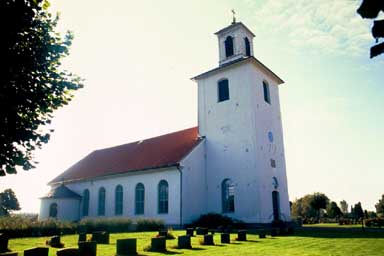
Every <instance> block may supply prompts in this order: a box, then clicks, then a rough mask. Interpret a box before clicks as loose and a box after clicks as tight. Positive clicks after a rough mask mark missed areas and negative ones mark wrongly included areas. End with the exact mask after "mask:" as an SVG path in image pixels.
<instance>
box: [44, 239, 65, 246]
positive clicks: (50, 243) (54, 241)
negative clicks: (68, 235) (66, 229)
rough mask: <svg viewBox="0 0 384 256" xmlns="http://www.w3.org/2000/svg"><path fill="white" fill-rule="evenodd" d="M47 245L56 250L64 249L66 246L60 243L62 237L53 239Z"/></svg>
mask: <svg viewBox="0 0 384 256" xmlns="http://www.w3.org/2000/svg"><path fill="white" fill-rule="evenodd" d="M47 244H48V245H50V246H51V247H55V248H62V247H63V246H64V244H62V243H61V241H60V236H53V237H51V238H50V239H49V241H48V242H47Z"/></svg>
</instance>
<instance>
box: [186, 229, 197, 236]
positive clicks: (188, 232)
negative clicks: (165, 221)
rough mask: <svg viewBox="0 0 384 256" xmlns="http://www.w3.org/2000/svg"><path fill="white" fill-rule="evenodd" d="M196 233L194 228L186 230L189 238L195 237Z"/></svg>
mask: <svg viewBox="0 0 384 256" xmlns="http://www.w3.org/2000/svg"><path fill="white" fill-rule="evenodd" d="M194 232H195V230H194V229H193V228H187V229H186V234H187V236H193V235H194Z"/></svg>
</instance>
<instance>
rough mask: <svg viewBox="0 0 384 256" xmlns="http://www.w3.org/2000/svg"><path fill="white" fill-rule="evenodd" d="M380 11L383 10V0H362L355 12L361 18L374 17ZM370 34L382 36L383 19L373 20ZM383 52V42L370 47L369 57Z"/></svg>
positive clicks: (376, 36)
mask: <svg viewBox="0 0 384 256" xmlns="http://www.w3.org/2000/svg"><path fill="white" fill-rule="evenodd" d="M380 11H384V1H383V0H363V1H362V3H361V5H360V7H359V8H358V9H357V13H358V14H360V16H361V17H362V18H368V19H375V18H377V16H378V15H379V13H380ZM372 36H373V37H374V38H375V39H376V43H377V42H378V40H379V38H383V37H384V20H375V21H374V23H373V27H372ZM382 53H384V42H383V43H380V44H377V45H375V46H373V47H371V58H373V57H375V56H377V55H380V54H382Z"/></svg>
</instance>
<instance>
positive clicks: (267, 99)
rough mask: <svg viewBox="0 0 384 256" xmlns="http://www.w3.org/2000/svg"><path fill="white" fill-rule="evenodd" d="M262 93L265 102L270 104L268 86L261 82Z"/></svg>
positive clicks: (265, 82)
mask: <svg viewBox="0 0 384 256" xmlns="http://www.w3.org/2000/svg"><path fill="white" fill-rule="evenodd" d="M263 92H264V100H265V102H267V103H269V104H271V95H270V93H269V84H268V83H267V81H263Z"/></svg>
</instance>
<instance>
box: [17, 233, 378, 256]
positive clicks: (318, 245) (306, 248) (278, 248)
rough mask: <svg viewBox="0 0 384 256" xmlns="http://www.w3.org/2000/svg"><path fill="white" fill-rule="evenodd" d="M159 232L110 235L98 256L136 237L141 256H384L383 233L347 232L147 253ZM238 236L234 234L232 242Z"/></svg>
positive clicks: (25, 242)
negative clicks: (123, 241)
mask: <svg viewBox="0 0 384 256" xmlns="http://www.w3.org/2000/svg"><path fill="white" fill-rule="evenodd" d="M156 234H157V233H156V232H141V233H119V234H111V239H110V241H111V243H110V244H109V245H97V248H98V249H97V251H98V254H97V255H98V256H112V255H115V253H116V239H120V238H137V239H138V253H139V255H162V254H165V255H169V254H184V255H221V256H223V255H241V256H244V255H264V256H272V255H276V256H284V255H286V256H288V255H289V256H294V255H297V256H317V255H319V256H320V255H321V256H360V255H361V256H363V255H364V256H383V255H384V232H361V231H358V232H356V231H354V232H352V231H348V230H347V229H344V230H340V229H335V230H332V231H329V228H328V229H326V230H321V229H320V230H318V231H314V230H299V231H296V233H295V235H293V236H285V237H274V238H272V237H270V236H267V238H266V239H259V238H258V236H257V235H252V234H248V237H247V238H248V240H249V241H247V242H237V241H231V242H232V243H231V244H228V245H222V244H220V235H219V234H216V235H215V243H216V245H214V246H203V245H200V244H199V239H200V238H199V237H193V238H192V247H193V249H190V250H179V249H176V244H177V240H176V239H175V240H167V249H168V252H166V253H154V252H147V251H144V248H145V247H146V246H148V245H149V243H150V238H151V237H154V236H155V235H156ZM173 234H174V235H176V236H177V235H184V234H185V232H184V231H174V232H173ZM235 237H236V235H235V234H232V235H231V240H232V239H234V238H235ZM46 239H47V238H46V237H45V238H44V237H41V238H20V239H12V240H10V241H9V247H10V249H11V250H13V251H18V252H20V254H19V255H23V254H22V253H21V252H22V251H23V250H24V249H27V248H31V247H34V246H44V244H45V240H46ZM61 240H62V242H63V243H64V244H65V247H76V243H77V235H68V236H63V237H62V239H61ZM49 255H50V256H55V255H56V249H53V248H51V249H50V254H49Z"/></svg>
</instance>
